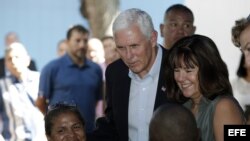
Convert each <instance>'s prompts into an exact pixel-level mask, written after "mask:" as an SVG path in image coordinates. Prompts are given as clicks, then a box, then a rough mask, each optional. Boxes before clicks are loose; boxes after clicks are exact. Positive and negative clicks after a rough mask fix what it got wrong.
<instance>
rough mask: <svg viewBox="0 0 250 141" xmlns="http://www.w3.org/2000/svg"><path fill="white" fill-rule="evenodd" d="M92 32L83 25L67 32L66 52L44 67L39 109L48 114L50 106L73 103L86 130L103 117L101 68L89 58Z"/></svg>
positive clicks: (40, 86) (37, 102)
mask: <svg viewBox="0 0 250 141" xmlns="http://www.w3.org/2000/svg"><path fill="white" fill-rule="evenodd" d="M88 37H89V32H88V30H87V29H85V28H84V27H83V26H81V25H75V26H73V27H71V28H70V29H69V30H68V32H67V44H68V50H67V53H66V54H65V55H64V56H62V57H60V58H58V59H55V60H53V61H51V62H49V63H48V64H47V65H46V66H45V67H44V68H43V70H42V72H41V76H40V84H39V95H38V99H37V101H36V105H37V106H38V108H39V109H40V110H41V111H42V112H43V113H44V114H45V113H46V109H47V105H51V104H55V103H58V102H64V103H65V102H66V103H69V104H70V103H74V104H76V105H77V107H78V109H79V111H80V112H81V115H82V116H83V117H84V119H85V121H86V131H87V132H90V131H92V130H93V128H94V121H95V118H96V117H99V116H102V113H103V110H102V109H103V108H102V105H103V101H102V82H103V81H102V70H101V68H100V67H99V65H98V64H95V63H93V62H92V61H90V60H88V59H87V58H86V50H87V41H88Z"/></svg>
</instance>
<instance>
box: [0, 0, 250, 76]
mask: <svg viewBox="0 0 250 141" xmlns="http://www.w3.org/2000/svg"><path fill="white" fill-rule="evenodd" d="M175 3H182V4H184V5H187V6H188V7H190V8H191V9H192V11H193V13H194V15H195V25H196V26H197V31H196V33H197V34H203V35H207V36H209V37H210V38H212V39H213V40H214V41H215V43H216V44H217V46H218V48H219V50H220V53H221V55H222V57H223V59H224V60H225V62H226V63H227V65H228V68H229V73H230V77H231V78H234V77H235V74H236V69H237V67H238V63H239V56H240V51H239V50H238V49H237V48H235V47H234V46H233V45H232V43H231V27H232V26H233V24H234V20H235V19H238V18H242V17H246V16H247V15H248V13H250V1H247V0H202V1H201V0H144V1H142V0H140V1H139V0H120V10H121V11H123V10H125V9H128V8H140V9H142V10H144V11H146V12H147V13H148V14H149V15H151V17H152V19H153V23H154V27H155V29H156V30H157V31H158V42H159V43H162V38H161V37H160V34H159V24H160V23H161V22H162V21H163V15H164V12H165V10H166V9H167V8H168V7H169V6H170V5H172V4H175ZM79 4H80V0H1V2H0V21H1V22H0V56H3V54H4V36H5V34H6V33H7V32H9V31H15V32H17V33H18V35H19V38H20V40H21V42H22V43H23V44H24V45H25V46H26V48H27V50H28V51H29V53H30V55H31V57H32V58H33V59H34V60H35V62H36V64H37V66H38V70H39V71H41V70H42V68H43V67H44V66H45V65H46V64H47V63H48V62H49V61H51V60H52V59H54V58H56V57H57V56H56V47H57V43H58V42H59V41H60V40H61V39H63V38H65V36H66V32H67V29H68V28H69V27H70V26H71V25H73V24H82V25H84V26H86V27H89V26H88V23H87V21H86V20H85V19H84V18H83V17H82V16H81V15H80V12H79Z"/></svg>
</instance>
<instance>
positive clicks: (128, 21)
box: [113, 8, 155, 38]
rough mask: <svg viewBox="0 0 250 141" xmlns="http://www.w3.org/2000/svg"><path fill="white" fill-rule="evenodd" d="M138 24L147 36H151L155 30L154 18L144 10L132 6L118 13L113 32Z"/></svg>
mask: <svg viewBox="0 0 250 141" xmlns="http://www.w3.org/2000/svg"><path fill="white" fill-rule="evenodd" d="M132 25H137V26H138V27H139V28H140V30H141V32H142V33H143V34H144V35H145V36H146V37H147V38H150V37H151V33H152V32H153V31H155V30H154V25H153V22H152V18H151V17H150V16H149V14H148V13H146V12H145V11H143V10H140V9H137V8H132V9H128V10H125V11H123V12H122V13H120V14H119V15H118V17H117V18H116V19H115V21H114V23H113V34H115V33H116V32H117V31H118V30H121V29H126V28H128V27H129V26H132Z"/></svg>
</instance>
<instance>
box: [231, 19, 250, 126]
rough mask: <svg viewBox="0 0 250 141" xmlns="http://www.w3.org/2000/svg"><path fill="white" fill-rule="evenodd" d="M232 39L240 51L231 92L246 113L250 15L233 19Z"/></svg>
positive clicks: (249, 81) (249, 89) (249, 95)
mask: <svg viewBox="0 0 250 141" xmlns="http://www.w3.org/2000/svg"><path fill="white" fill-rule="evenodd" d="M232 41H233V43H234V45H235V46H236V47H239V48H240V50H241V51H242V57H241V60H240V64H239V68H238V71H237V76H238V78H236V79H234V80H233V81H232V87H233V92H234V96H235V98H236V99H237V100H238V101H239V103H240V105H241V107H242V108H243V109H244V110H245V111H246V113H247V112H248V111H247V110H250V109H248V108H249V106H250V16H248V18H242V19H239V20H236V21H235V25H234V26H233V28H232ZM247 117H248V116H247ZM248 120H249V119H248ZM249 124H250V121H249Z"/></svg>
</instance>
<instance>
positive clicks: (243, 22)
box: [232, 15, 250, 47]
mask: <svg viewBox="0 0 250 141" xmlns="http://www.w3.org/2000/svg"><path fill="white" fill-rule="evenodd" d="M249 25H250V15H249V16H248V18H242V19H239V20H236V21H235V25H234V26H233V27H232V42H233V44H234V45H235V46H236V47H240V46H241V45H240V41H239V38H240V34H241V33H242V31H243V30H245V29H246V28H247V27H248V26H249Z"/></svg>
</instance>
